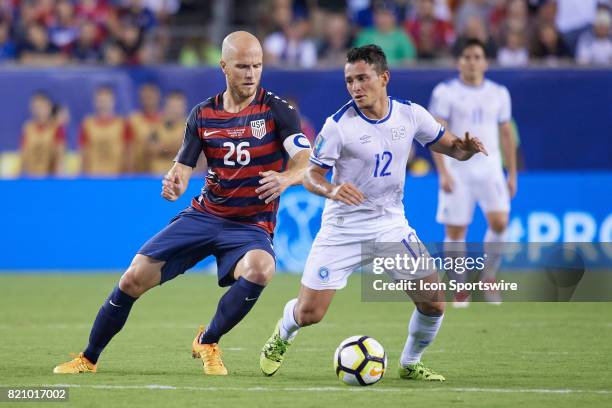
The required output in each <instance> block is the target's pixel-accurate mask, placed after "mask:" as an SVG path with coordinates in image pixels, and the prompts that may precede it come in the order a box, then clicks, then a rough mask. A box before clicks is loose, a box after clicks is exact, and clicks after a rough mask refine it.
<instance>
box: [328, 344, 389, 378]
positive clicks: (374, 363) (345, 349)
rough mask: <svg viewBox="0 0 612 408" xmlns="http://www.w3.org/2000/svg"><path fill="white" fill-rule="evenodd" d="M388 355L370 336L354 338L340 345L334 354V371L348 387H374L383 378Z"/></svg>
mask: <svg viewBox="0 0 612 408" xmlns="http://www.w3.org/2000/svg"><path fill="white" fill-rule="evenodd" d="M386 368H387V354H386V353H385V349H384V348H383V346H382V345H381V344H380V343H379V342H377V341H376V340H374V339H373V338H371V337H368V336H352V337H349V338H348V339H345V340H344V341H342V343H340V345H339V346H338V348H337V349H336V353H335V354H334V369H335V370H336V375H337V376H338V378H340V380H341V381H342V382H344V383H345V384H348V385H372V384H376V383H377V382H378V381H380V379H381V378H382V377H383V374H384V372H385V369H386Z"/></svg>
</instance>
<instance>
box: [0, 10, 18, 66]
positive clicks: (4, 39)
mask: <svg viewBox="0 0 612 408" xmlns="http://www.w3.org/2000/svg"><path fill="white" fill-rule="evenodd" d="M10 28H11V27H10V26H9V22H8V21H7V20H0V63H3V62H6V61H10V60H13V59H15V56H16V55H17V50H16V48H15V43H13V41H12V40H11V38H10Z"/></svg>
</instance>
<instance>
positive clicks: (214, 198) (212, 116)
mask: <svg viewBox="0 0 612 408" xmlns="http://www.w3.org/2000/svg"><path fill="white" fill-rule="evenodd" d="M262 55H263V53H262V50H261V45H260V43H259V41H258V40H257V39H256V38H255V37H254V36H253V35H251V34H249V33H247V32H244V31H238V32H234V33H231V34H230V35H228V36H227V37H226V38H225V39H224V41H223V46H222V60H221V68H222V70H223V73H224V74H225V77H226V83H227V89H226V90H225V92H222V93H220V94H218V95H216V96H213V97H211V98H208V99H206V100H205V101H204V102H202V103H200V104H198V105H196V106H195V108H193V110H192V111H191V113H190V115H189V117H188V119H187V124H186V127H185V136H184V140H183V145H182V147H181V149H180V151H179V153H178V155H177V157H176V159H175V163H174V166H173V167H172V168H171V169H170V171H169V172H168V174H167V175H166V176H165V177H164V180H163V187H162V193H161V194H162V197H164V198H166V199H167V200H170V201H175V200H176V199H177V198H178V197H179V196H181V195H182V194H183V193H184V192H185V190H186V188H187V183H188V182H189V178H190V176H191V174H192V171H193V167H195V165H196V162H197V160H198V157H199V156H200V154H204V155H205V156H206V159H207V161H208V175H207V177H206V184H205V186H204V188H203V191H202V194H201V195H199V196H198V197H196V198H195V199H194V200H193V202H192V205H191V206H190V207H188V208H187V209H185V210H184V211H182V212H181V213H179V214H178V215H177V216H176V217H175V218H174V219H173V220H172V221H171V222H170V224H169V225H168V226H166V228H164V229H163V230H162V231H160V232H159V233H158V234H157V235H155V236H154V237H153V238H151V239H150V240H149V241H148V242H147V243H145V244H144V246H143V247H142V248H140V250H139V251H138V254H137V255H136V256H135V257H134V259H133V260H132V263H131V265H130V266H129V268H128V269H127V271H126V272H125V273H124V274H123V276H122V277H121V279H120V281H119V284H118V286H117V287H115V289H114V290H113V291H112V292H111V294H110V296H109V297H108V299H107V300H106V301H105V302H104V304H103V305H102V307H101V308H100V311H99V312H98V316H97V317H96V319H95V322H94V325H93V328H92V330H91V334H90V337H89V344H88V346H87V348H86V349H85V350H84V352H83V353H81V354H79V355H78V356H77V357H76V358H75V359H73V360H71V361H69V362H67V363H64V364H61V365H59V366H57V367H55V369H54V372H55V373H79V372H95V371H96V369H97V365H96V364H97V361H98V357H99V355H100V353H101V352H102V350H103V349H104V348H105V347H106V345H107V344H108V342H109V341H110V340H111V339H112V337H113V336H114V335H115V334H117V333H118V332H119V331H120V330H121V328H122V327H123V325H124V323H125V322H126V320H127V317H128V314H129V312H130V309H131V307H132V305H133V303H134V302H135V301H136V299H138V297H140V296H141V295H142V294H144V293H145V292H146V291H147V290H149V289H151V288H153V287H154V286H157V285H159V284H162V283H164V282H167V281H169V280H170V279H172V278H174V277H176V276H178V275H179V274H182V273H183V272H185V271H186V270H187V269H189V268H191V267H193V266H194V265H195V264H196V263H198V262H199V261H200V260H202V259H204V258H206V257H208V256H210V255H213V256H215V258H216V260H217V274H218V282H219V285H220V286H230V288H229V289H228V290H227V292H225V294H224V295H223V296H222V297H221V299H220V300H219V303H218V306H217V311H216V313H215V315H214V316H213V318H212V320H211V321H210V322H209V324H208V326H207V328H206V329H205V330H204V329H203V328H202V327H201V328H200V330H199V331H198V333H197V335H196V337H195V339H194V341H193V343H192V354H193V356H194V358H201V360H202V362H203V365H204V372H205V374H209V375H226V374H227V369H226V367H225V366H224V364H223V362H222V360H221V352H220V349H219V346H218V344H217V343H218V342H219V339H220V338H221V336H223V335H224V334H225V333H227V332H228V331H230V330H231V329H232V328H233V327H234V326H235V325H236V324H238V322H240V320H242V319H243V318H244V317H245V316H246V315H247V313H248V312H249V311H250V310H251V308H252V307H253V305H254V304H255V302H256V301H257V299H258V298H259V296H260V294H261V292H262V291H263V289H264V287H265V286H266V284H267V283H268V282H269V281H270V279H271V278H272V274H273V273H274V269H275V261H274V250H273V248H272V234H273V231H274V226H275V223H276V212H277V209H278V203H279V196H280V195H281V193H282V192H283V191H284V190H285V189H286V188H287V187H289V186H291V185H296V184H300V183H301V181H302V178H303V174H304V170H305V168H306V166H307V163H308V157H309V155H310V145H309V144H308V141H307V140H306V138H305V137H304V135H303V134H302V132H301V130H300V120H299V117H298V115H297V113H296V112H295V109H293V107H291V106H290V105H289V104H288V103H286V102H285V101H283V100H282V99H280V98H278V97H276V96H275V95H274V94H273V93H272V92H268V91H266V90H265V89H263V88H261V87H260V86H259V82H260V78H261V71H262Z"/></svg>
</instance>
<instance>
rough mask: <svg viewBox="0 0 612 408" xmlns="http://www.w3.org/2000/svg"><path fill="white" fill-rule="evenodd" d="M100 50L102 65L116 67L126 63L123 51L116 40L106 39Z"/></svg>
mask: <svg viewBox="0 0 612 408" xmlns="http://www.w3.org/2000/svg"><path fill="white" fill-rule="evenodd" d="M102 51H103V58H104V59H103V61H104V65H109V66H112V67H116V66H120V65H124V64H126V57H125V52H123V48H122V47H121V45H120V44H119V43H118V42H117V41H113V40H111V41H107V42H106V43H105V44H104V47H103V49H102Z"/></svg>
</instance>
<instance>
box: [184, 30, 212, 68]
mask: <svg viewBox="0 0 612 408" xmlns="http://www.w3.org/2000/svg"><path fill="white" fill-rule="evenodd" d="M178 60H179V64H181V65H183V66H185V67H195V66H197V65H200V64H203V65H208V66H217V65H219V61H221V49H219V47H217V46H216V45H214V44H212V43H211V42H210V40H209V39H208V38H199V37H191V38H188V39H187V41H186V42H185V44H183V46H182V47H181V51H180V53H179V57H178Z"/></svg>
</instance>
